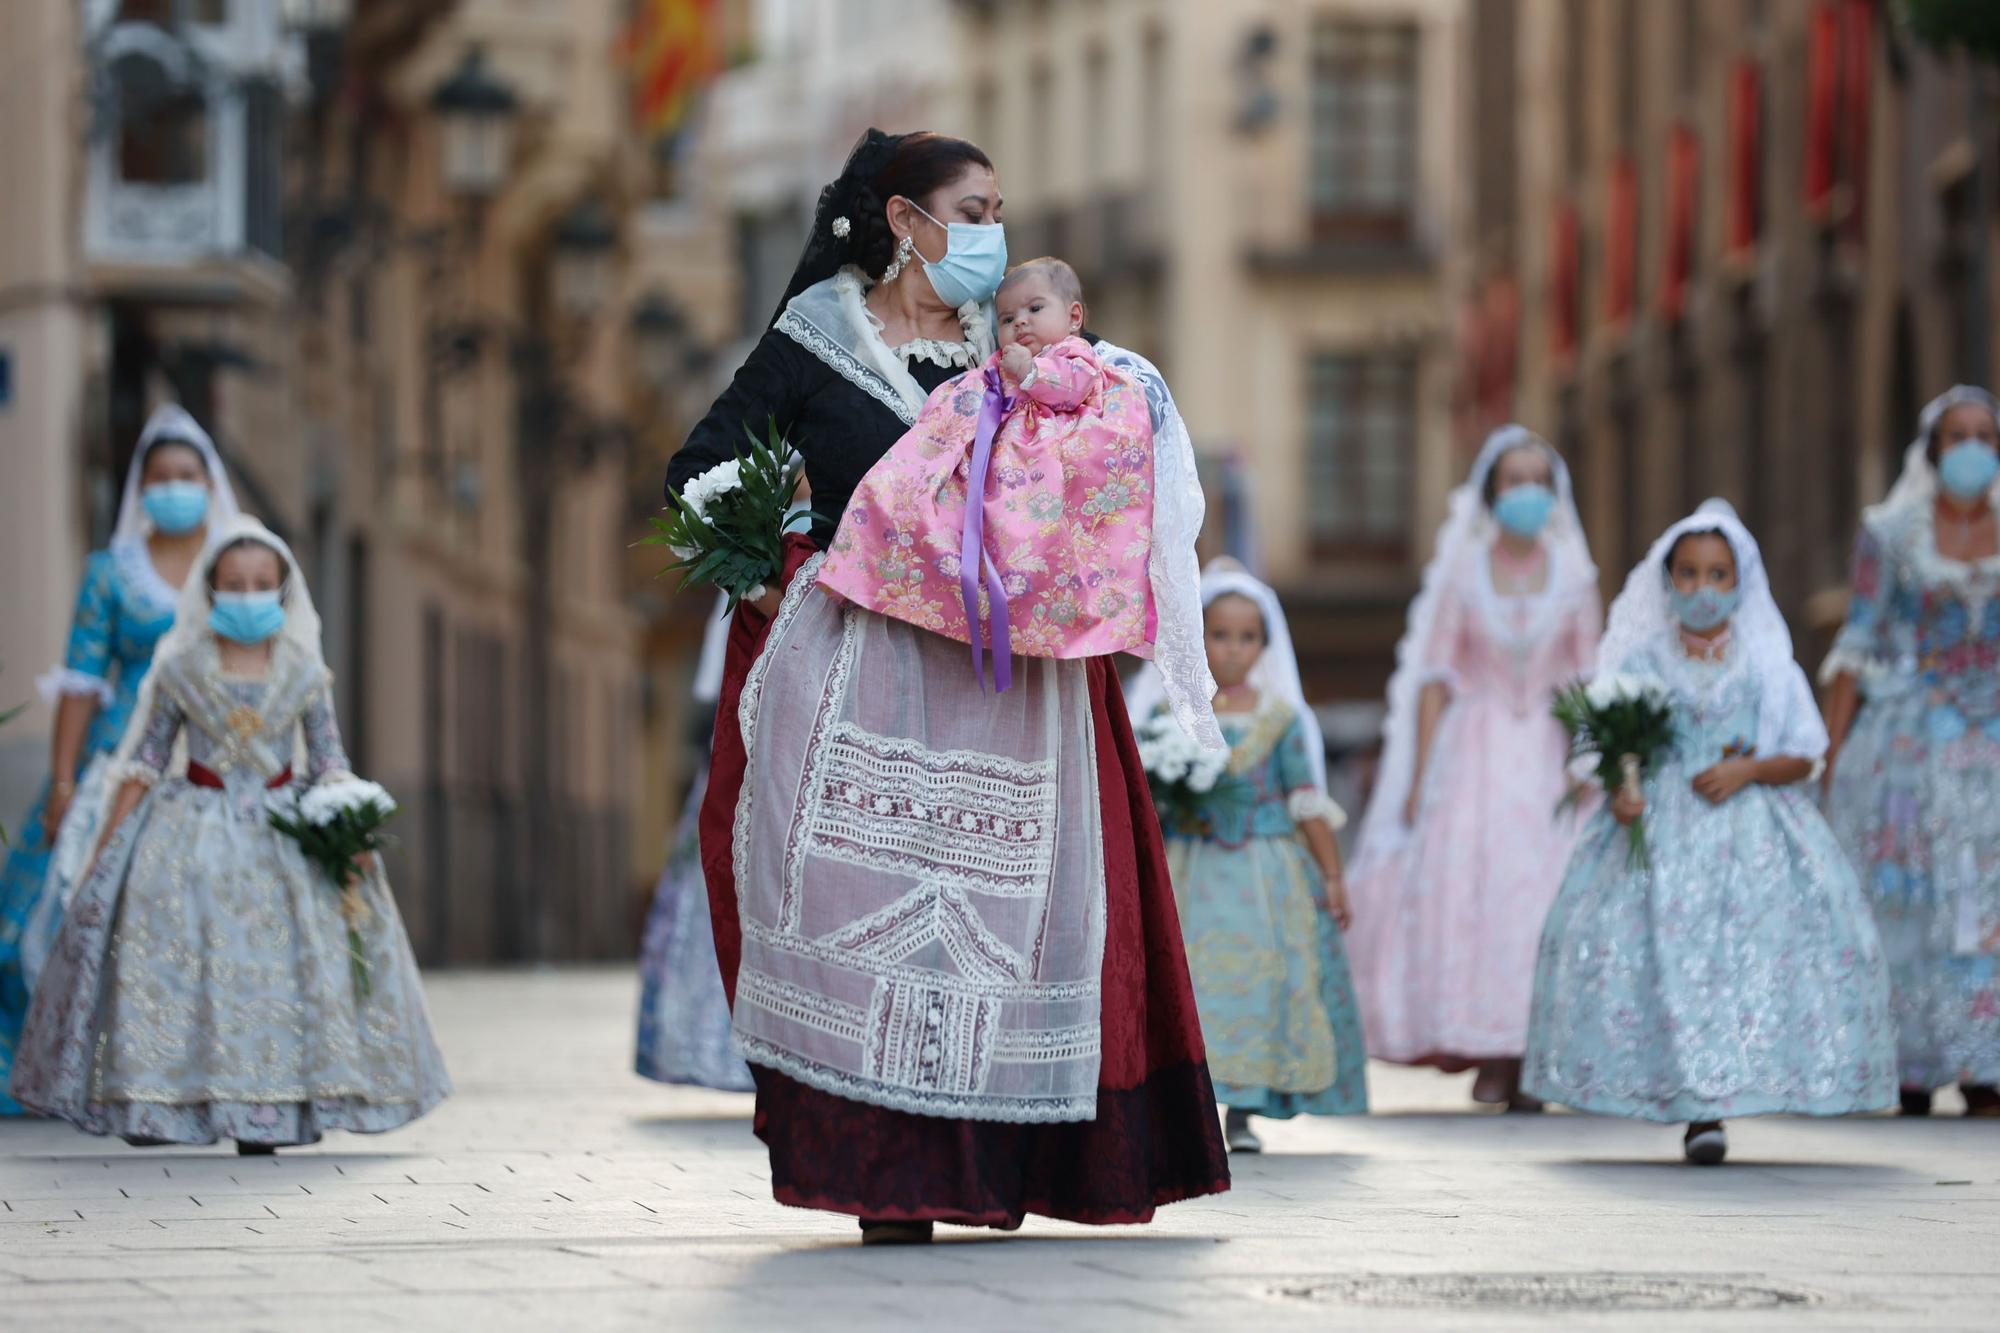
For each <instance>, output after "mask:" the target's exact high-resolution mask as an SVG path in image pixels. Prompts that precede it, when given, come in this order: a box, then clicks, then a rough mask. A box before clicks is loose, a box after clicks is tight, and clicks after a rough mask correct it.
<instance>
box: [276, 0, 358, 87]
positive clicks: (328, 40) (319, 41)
mask: <svg viewBox="0 0 2000 1333" xmlns="http://www.w3.org/2000/svg"><path fill="white" fill-rule="evenodd" d="M278 16H279V19H280V21H281V22H283V24H284V25H285V29H286V31H288V32H295V33H297V34H298V35H299V37H300V38H301V39H302V40H303V41H304V42H305V48H306V79H307V81H308V82H309V83H310V84H311V85H312V100H313V105H314V106H320V105H323V104H324V103H325V102H326V99H327V98H328V97H329V96H331V95H332V93H333V91H334V88H335V87H336V85H337V84H338V83H339V82H340V55H341V47H342V46H343V45H344V44H345V42H346V33H347V21H348V20H349V19H350V18H352V17H353V16H354V0H283V8H281V9H280V10H279V11H278Z"/></svg>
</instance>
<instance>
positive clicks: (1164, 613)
mask: <svg viewBox="0 0 2000 1333" xmlns="http://www.w3.org/2000/svg"><path fill="white" fill-rule="evenodd" d="M1097 358H1098V360H1099V361H1100V362H1102V363H1103V364H1105V365H1107V366H1114V367H1116V368H1117V369H1119V370H1121V371H1123V372H1125V373H1126V374H1128V375H1130V376H1132V377H1133V379H1135V380H1136V381H1138V384H1139V387H1140V388H1141V389H1143V390H1144V391H1145V394H1146V407H1147V409H1148V411H1149V413H1150V414H1151V416H1152V419H1153V553H1152V556H1151V559H1150V561H1149V563H1148V567H1147V574H1148V581H1149V582H1150V583H1151V585H1152V589H1153V609H1154V610H1155V611H1156V612H1157V613H1158V616H1159V622H1158V631H1157V633H1156V634H1155V636H1154V639H1153V661H1152V667H1153V671H1152V673H1151V674H1155V675H1157V676H1158V678H1159V683H1160V688H1161V690H1162V693H1163V697H1164V698H1165V699H1166V701H1167V704H1168V706H1169V707H1170V708H1172V709H1173V710H1174V720H1175V721H1176V722H1179V723H1180V725H1181V729H1182V730H1183V731H1185V732H1187V734H1188V735H1190V736H1192V737H1194V739H1195V741H1196V742H1197V743H1198V744H1200V745H1201V746H1202V747H1203V748H1204V749H1209V750H1222V749H1227V748H1228V746H1227V743H1226V742H1224V741H1223V739H1222V729H1221V728H1220V727H1218V726H1217V725H1216V724H1215V709H1214V700H1215V677H1214V676H1213V675H1211V674H1209V670H1208V645H1207V642H1206V636H1205V635H1204V633H1203V631H1202V623H1201V609H1202V607H1203V606H1204V605H1206V604H1207V600H1206V588H1207V579H1206V577H1204V575H1203V574H1202V571H1201V559H1200V557H1199V556H1197V555H1196V554H1195V539H1196V538H1198V537H1199V536H1200V535H1201V524H1202V519H1203V517H1204V515H1205V513H1206V507H1207V506H1206V501H1205V499H1204V498H1203V496H1202V490H1201V479H1200V477H1199V476H1198V475H1197V474H1196V472H1195V459H1194V442H1193V440H1192V439H1190V438H1189V436H1188V429H1187V425H1186V423H1185V422H1183V421H1182V420H1181V414H1180V409H1178V408H1176V407H1175V406H1174V396H1173V394H1171V393H1170V392H1168V390H1167V381H1166V379H1165V377H1164V376H1162V375H1161V374H1160V372H1159V370H1158V369H1157V368H1156V367H1155V366H1154V365H1153V363H1152V362H1150V361H1148V360H1147V359H1146V358H1145V357H1143V356H1140V355H1139V354H1138V353H1137V352H1132V351H1127V350H1126V349H1125V348H1123V347H1119V346H1117V345H1116V344H1113V343H1109V342H1099V343H1098V344H1097ZM1258 586H1259V587H1263V585H1262V584H1259V585H1258ZM1264 591H1265V592H1266V594H1269V593H1270V589H1268V588H1265V589H1264ZM1270 602H1271V606H1272V607H1276V606H1277V598H1276V597H1275V596H1272V597H1271V598H1270ZM1266 620H1267V622H1268V620H1269V617H1268V615H1267V616H1266ZM1282 621H1283V616H1282V613H1281V614H1280V616H1279V622H1280V623H1282ZM1276 632H1277V631H1276V630H1273V634H1274V636H1275V634H1276ZM1285 647H1286V653H1285V656H1286V660H1287V661H1290V662H1291V663H1292V678H1293V679H1294V680H1295V681H1296V680H1297V678H1298V663H1297V662H1296V660H1294V659H1292V657H1291V639H1290V637H1289V636H1287V637H1286V640H1285ZM1269 655H1270V654H1269V653H1268V652H1267V653H1266V656H1269ZM1148 711H1151V710H1150V708H1149V709H1148ZM1307 711H1308V713H1310V711H1311V710H1307ZM1314 725H1315V728H1317V724H1316V723H1315V724H1314ZM1323 764H1324V761H1323V760H1322V766H1323ZM1322 786H1324V783H1322Z"/></svg>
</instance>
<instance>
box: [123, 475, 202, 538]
mask: <svg viewBox="0 0 2000 1333" xmlns="http://www.w3.org/2000/svg"><path fill="white" fill-rule="evenodd" d="M139 503H140V504H141V505H142V506H144V508H145V510H146V517H147V518H150V519H152V520H153V526H154V527H156V528H158V529H159V530H160V531H161V532H164V533H166V534H167V535H168V536H171V537H178V536H180V535H181V534H182V533H183V532H193V531H194V530H195V529H196V528H198V527H200V526H201V524H202V520H203V519H205V518H207V517H208V487H206V486H204V485H202V484H201V483H200V482H198V481H162V482H157V483H155V484H154V485H151V486H148V487H147V488H146V489H145V490H143V491H141V492H140V493H139Z"/></svg>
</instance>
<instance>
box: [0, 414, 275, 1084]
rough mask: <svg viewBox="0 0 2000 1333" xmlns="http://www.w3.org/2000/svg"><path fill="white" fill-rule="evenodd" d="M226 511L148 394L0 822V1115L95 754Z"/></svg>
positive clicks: (72, 880) (100, 802) (76, 839)
mask: <svg viewBox="0 0 2000 1333" xmlns="http://www.w3.org/2000/svg"><path fill="white" fill-rule="evenodd" d="M235 516H236V493H235V492H234V491H233V490H231V489H230V485H229V477H228V475H227V474H226V473H225V472H224V471H223V467H222V459H221V458H220V457H218V456H217V454H216V452H215V444H214V442H213V441H211V440H210V439H209V438H208V432H206V431H204V430H203V429H202V428H201V426H200V425H199V424H197V423H196V421H195V419H194V418H193V417H192V416H189V415H188V413H187V411H186V410H185V409H183V408H181V407H179V406H177V405H175V404H171V403H169V404H166V405H164V406H162V407H160V408H159V409H158V410H156V411H155V412H154V413H153V415H152V416H151V417H150V418H149V419H148V420H147V422H146V427H145V429H144V430H143V431H142V432H141V433H140V435H139V443H138V445H137V446H136V447H135V448H134V449H133V451H132V464H131V466H130V467H129V468H127V469H126V472H125V494H124V498H123V499H122V500H121V501H120V503H119V506H118V522H117V525H116V527H114V528H113V530H112V534H111V544H110V545H109V546H108V547H106V548H105V549H104V550H102V551H98V552H95V553H93V554H92V555H91V556H90V558H89V559H88V560H86V561H85V562H84V568H83V586H82V588H81V589H80V590H79V591H78V593H77V598H76V615H75V618H74V619H73V620H72V622H71V625H70V634H69V649H68V651H67V652H66V653H65V654H64V658H63V664H62V665H61V666H59V667H57V668H55V669H54V670H52V671H50V672H49V673H48V674H47V675H45V676H43V677H42V678H41V680H40V682H39V684H40V685H41V689H42V695H43V697H44V698H45V699H47V700H49V701H50V702H51V703H54V704H55V705H56V720H55V732H54V736H53V739H52V742H51V745H50V758H49V772H50V778H49V783H48V785H47V787H45V788H44V789H43V793H42V795H41V797H40V798H39V799H38V800H37V801H36V802H35V804H34V805H33V806H32V807H31V808H30V809H29V811H28V817H27V819H26V820H25V821H23V822H22V823H21V824H18V825H15V826H13V827H14V836H15V839H16V841H15V845H14V846H13V847H12V848H11V849H10V850H9V851H8V853H7V864H6V869H5V870H4V871H0V1115H18V1114H19V1113H20V1108H19V1107H18V1106H17V1105H15V1103H14V1102H13V1100H12V1099H11V1098H9V1097H8V1096H7V1095H6V1086H7V1074H8V1071H9V1070H10V1069H11V1068H12V1065H13V1058H14V1042H15V1040H16V1038H18V1037H19V1036H20V1033H21V1024H22V1022H23V1021H24V1020H25V1019H26V1018H27V1015H28V1001H29V999H30V998H31V997H32V996H33V994H34V984H35V980H36V976H37V974H38V973H39V972H40V970H41V964H42V962H43V960H44V959H45V958H46V957H47V954H48V949H49V946H50V944H51V943H53V942H54V940H55V935H56V930H57V929H58V928H59V927H60V926H61V924H62V913H63V908H64V907H65V906H66V905H67V904H68V902H69V898H70V895H71V894H72V893H73V892H74V890H75V887H76V879H77V876H78V875H80V874H81V873H82V871H83V863H84V861H85V860H87V859H88V857H89V855H90V852H91V849H92V848H93V847H94V846H95V844H96V840H97V832H98V827H97V826H98V820H99V818H100V816H101V815H102V812H103V807H104V802H105V799H106V795H107V793H106V791H105V786H106V784H105V782H104V767H105V759H106V757H107V756H108V755H109V754H110V753H111V751H112V749H113V748H114V747H115V746H116V745H117V744H118V738H119V737H120V736H122V735H123V734H124V733H125V724H126V722H127V721H128V720H129V719H130V718H131V716H132V700H133V698H134V697H135V696H136V695H137V693H138V690H139V681H140V680H141V679H142V678H143V677H144V676H145V674H146V668H147V666H148V665H149V664H150V663H151V662H152V660H153V646H154V645H155V644H156V643H158V642H159V639H160V636H161V635H162V634H165V633H166V632H167V627H168V626H169V625H171V624H173V623H174V598H175V597H176V596H177V595H178V592H179V589H180V586H181V584H182V582H183V581H184V580H185V579H186V577H187V572H188V570H189V568H190V567H191V566H192V565H193V564H194V562H195V558H196V557H197V556H198V555H200V554H201V548H202V543H203V542H204V541H205V540H206V538H207V534H208V531H209V529H210V527H212V526H214V525H216V524H219V523H224V522H227V521H228V520H230V519H232V518H234V517H235Z"/></svg>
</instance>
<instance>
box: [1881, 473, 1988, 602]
mask: <svg viewBox="0 0 2000 1333" xmlns="http://www.w3.org/2000/svg"><path fill="white" fill-rule="evenodd" d="M1897 509H1898V510H1899V511H1900V512H1897V511H1891V512H1889V513H1886V514H1881V515H1879V516H1871V517H1870V519H1869V520H1867V521H1869V522H1870V523H1871V526H1874V527H1875V529H1876V533H1875V535H1876V540H1877V541H1878V542H1880V543H1881V546H1882V555H1883V558H1884V559H1885V560H1891V561H1894V562H1895V563H1896V564H1898V565H1900V566H1902V567H1903V568H1904V569H1906V570H1907V571H1908V572H1909V573H1910V574H1911V575H1912V576H1913V578H1914V581H1915V582H1916V583H1917V584H1918V585H1919V586H1921V587H1926V588H1939V587H1942V588H1948V589H1950V590H1951V592H1952V593H1953V594H1954V595H1955V596H1956V597H1957V598H1958V599H1959V600H1960V601H1962V602H1964V603H1965V608H1966V612H1967V614H1968V615H1969V616H1970V617H1971V619H1972V632H1973V633H1974V634H1977V633H1978V632H1979V629H1980V625H1981V622H1982V621H1983V620H1984V619H1985V615H1986V608H1987V605H1988V604H1989V603H1990V602H1991V601H1992V600H1993V597H1994V595H1995V594H1996V593H2000V555H1990V556H1987V557H1985V558H1984V559H1981V560H1953V559H1951V558H1950V557H1948V556H1945V555H1941V554H1939V552H1938V548H1937V483H1936V482H1935V481H1931V482H1929V484H1928V485H1924V486H1921V487H1919V489H1918V490H1917V491H1916V492H1915V493H1914V494H1913V495H1912V496H1911V498H1910V499H1909V500H1907V501H1905V502H1904V504H1902V505H1900V506H1898V507H1897Z"/></svg>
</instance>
